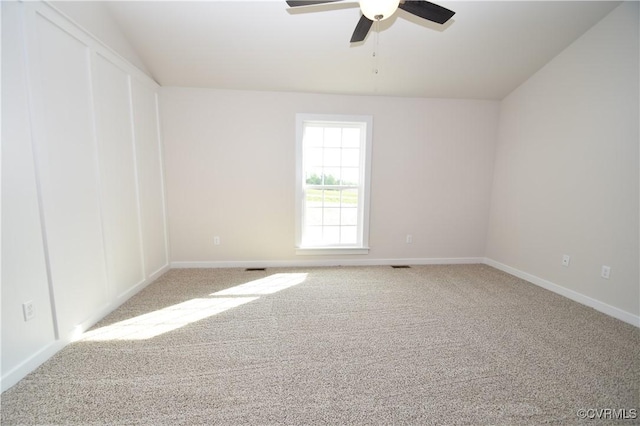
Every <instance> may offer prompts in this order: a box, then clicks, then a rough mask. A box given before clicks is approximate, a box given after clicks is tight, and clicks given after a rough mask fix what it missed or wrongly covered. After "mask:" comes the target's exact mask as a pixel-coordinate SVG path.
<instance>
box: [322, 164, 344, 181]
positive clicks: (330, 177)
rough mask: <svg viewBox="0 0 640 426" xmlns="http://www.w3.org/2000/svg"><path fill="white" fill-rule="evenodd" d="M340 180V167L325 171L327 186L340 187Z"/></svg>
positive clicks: (328, 168) (327, 168)
mask: <svg viewBox="0 0 640 426" xmlns="http://www.w3.org/2000/svg"><path fill="white" fill-rule="evenodd" d="M340 179H341V176H340V167H325V169H324V184H325V185H339V184H340Z"/></svg>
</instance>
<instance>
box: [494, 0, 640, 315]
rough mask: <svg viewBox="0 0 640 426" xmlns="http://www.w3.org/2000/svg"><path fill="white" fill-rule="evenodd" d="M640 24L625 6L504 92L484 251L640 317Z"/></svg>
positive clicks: (578, 295)
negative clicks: (603, 273) (604, 270)
mask: <svg viewBox="0 0 640 426" xmlns="http://www.w3.org/2000/svg"><path fill="white" fill-rule="evenodd" d="M638 22H639V16H638V3H637V2H628V3H624V4H622V5H621V6H620V7H618V8H617V9H615V10H614V11H613V12H612V13H611V14H610V15H608V16H607V17H606V18H605V19H603V20H602V21H601V22H599V23H598V24H596V25H595V26H594V27H593V28H592V29H590V30H589V31H588V32H587V33H585V34H584V35H583V36H582V37H581V38H580V39H578V40H577V41H576V42H575V43H573V44H572V45H571V46H569V47H568V48H567V49H566V50H565V51H564V52H562V53H561V54H560V55H558V56H557V57H556V58H555V59H554V60H552V61H551V62H550V63H549V64H547V65H546V66H545V67H544V68H543V69H542V70H540V71H539V72H538V73H537V74H535V75H534V76H533V77H531V78H530V79H529V80H528V81H527V82H526V83H524V84H523V85H522V86H521V87H520V88H518V89H517V90H516V91H514V92H513V93H511V94H510V95H509V96H507V98H505V99H504V100H503V102H502V104H501V108H500V130H499V138H498V147H497V155H496V165H495V176H494V181H493V196H492V204H491V219H490V226H489V233H488V238H487V250H486V253H487V257H488V258H489V259H490V260H491V261H492V262H494V264H495V262H497V263H498V265H497V266H499V267H503V269H505V267H506V269H507V270H509V271H510V272H514V273H516V274H518V273H520V274H521V275H522V274H525V275H528V277H529V279H532V280H533V281H537V282H538V283H540V284H542V285H545V286H547V287H549V288H552V289H554V290H555V291H558V292H560V293H562V294H565V295H568V296H569V297H572V298H574V299H576V300H580V301H582V302H583V303H587V304H590V305H592V306H594V307H597V308H598V309H600V310H605V311H606V312H608V313H610V314H613V315H615V316H618V317H619V318H623V319H626V320H627V321H629V320H631V322H634V323H638V315H639V314H640V277H639V271H638V267H639V266H638V265H639V259H640V255H639V251H638V239H639V229H638V225H639V212H638V204H639V201H638V194H639V176H638V167H639V166H638V155H639V153H638V144H639V142H638V141H639V130H638V121H639V110H638V108H639V107H638V104H639V87H638V80H639V75H640V70H639V67H638V61H639V58H638V56H639V42H638V35H639V34H638ZM563 254H568V255H570V256H571V262H570V266H569V267H568V268H565V267H562V266H561V259H562V255H563ZM602 265H608V266H610V267H611V278H610V279H608V280H605V279H602V278H601V277H600V269H601V266H602ZM625 313H628V314H631V315H627V314H625ZM634 317H635V318H634Z"/></svg>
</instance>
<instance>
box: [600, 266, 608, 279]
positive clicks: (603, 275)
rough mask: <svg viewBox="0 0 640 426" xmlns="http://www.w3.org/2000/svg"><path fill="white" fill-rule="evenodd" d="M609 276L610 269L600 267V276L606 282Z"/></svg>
mask: <svg viewBox="0 0 640 426" xmlns="http://www.w3.org/2000/svg"><path fill="white" fill-rule="evenodd" d="M609 275H611V268H610V267H609V266H607V265H602V271H601V272H600V276H601V277H602V278H604V279H606V280H608V279H609Z"/></svg>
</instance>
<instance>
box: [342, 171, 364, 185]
mask: <svg viewBox="0 0 640 426" xmlns="http://www.w3.org/2000/svg"><path fill="white" fill-rule="evenodd" d="M341 172H342V173H341V178H342V182H343V184H344V185H358V184H360V169H357V168H355V167H343V168H342V170H341Z"/></svg>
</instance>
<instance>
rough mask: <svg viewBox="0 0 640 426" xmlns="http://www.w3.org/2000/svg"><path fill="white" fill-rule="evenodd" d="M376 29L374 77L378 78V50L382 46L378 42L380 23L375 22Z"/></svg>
mask: <svg viewBox="0 0 640 426" xmlns="http://www.w3.org/2000/svg"><path fill="white" fill-rule="evenodd" d="M374 25H375V27H374V29H373V30H374V31H373V32H374V35H373V37H374V39H373V75H374V76H377V75H378V72H379V69H378V56H379V55H378V53H379V52H378V49H379V48H380V44H379V42H378V34H379V33H380V31H379V30H380V21H378V20H377V21H375V23H374Z"/></svg>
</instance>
